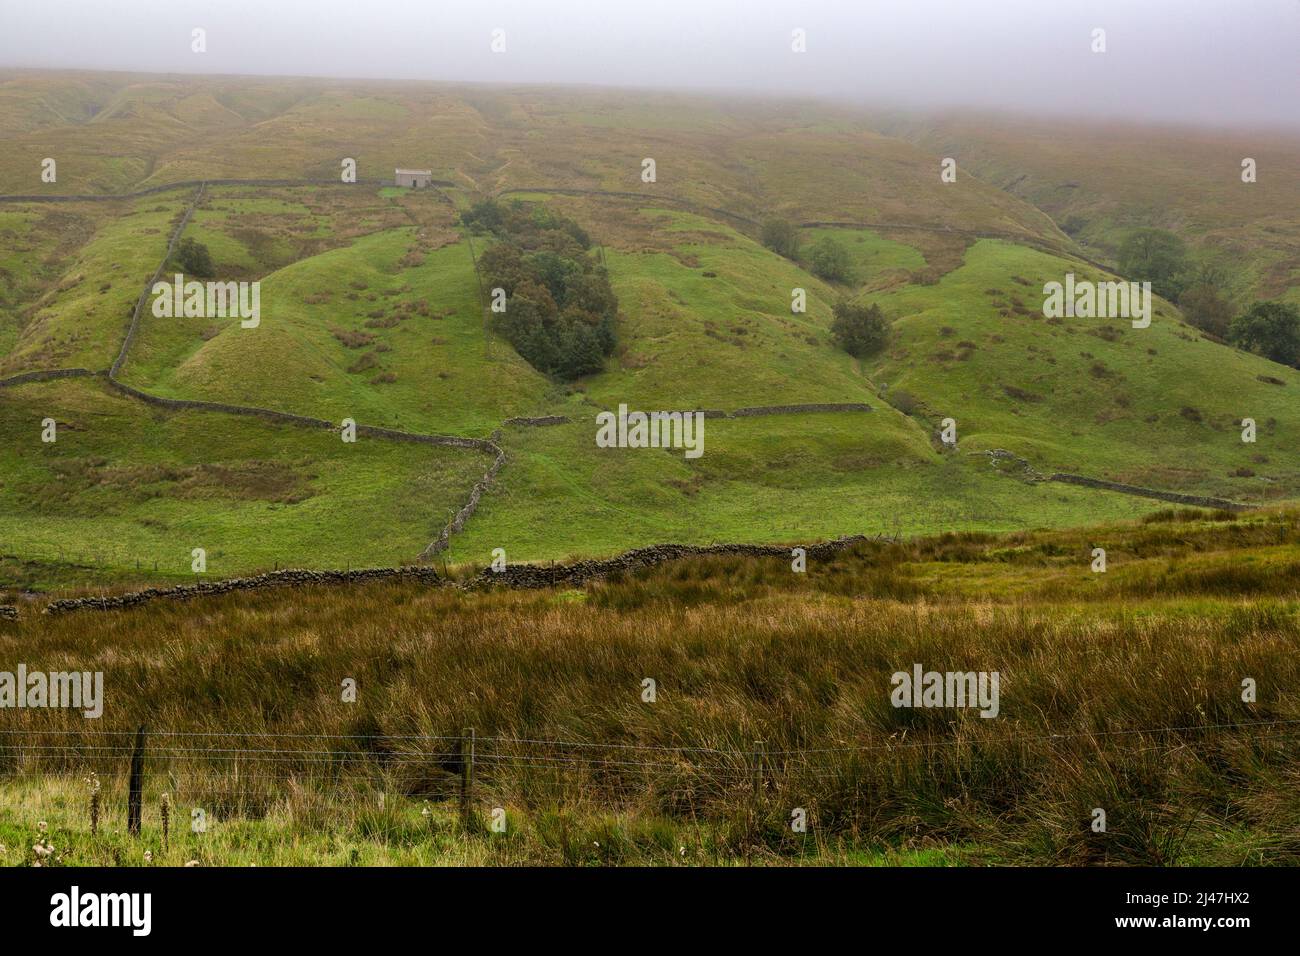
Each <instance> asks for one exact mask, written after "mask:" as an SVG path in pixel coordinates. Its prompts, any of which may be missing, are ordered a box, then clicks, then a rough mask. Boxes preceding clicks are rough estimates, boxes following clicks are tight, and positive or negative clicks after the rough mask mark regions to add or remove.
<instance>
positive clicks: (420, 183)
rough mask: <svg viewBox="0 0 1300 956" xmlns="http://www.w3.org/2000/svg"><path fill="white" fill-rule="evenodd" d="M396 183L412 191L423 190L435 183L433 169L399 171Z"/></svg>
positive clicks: (397, 171)
mask: <svg viewBox="0 0 1300 956" xmlns="http://www.w3.org/2000/svg"><path fill="white" fill-rule="evenodd" d="M394 172H395V173H396V176H395V181H396V182H397V185H399V186H407V187H409V188H411V189H423V188H424V187H425V186H428V185H429V184H430V183H432V182H433V170H432V169H398V170H394Z"/></svg>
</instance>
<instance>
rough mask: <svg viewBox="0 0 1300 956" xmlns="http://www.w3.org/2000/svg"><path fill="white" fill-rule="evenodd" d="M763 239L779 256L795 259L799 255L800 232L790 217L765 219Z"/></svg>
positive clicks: (764, 243)
mask: <svg viewBox="0 0 1300 956" xmlns="http://www.w3.org/2000/svg"><path fill="white" fill-rule="evenodd" d="M761 239H762V241H763V245H765V246H767V247H768V248H769V249H771V250H772V251H773V252H775V253H776V254H777V255H778V256H785V257H786V258H787V259H793V258H795V257H796V256H798V255H799V233H798V232H797V231H796V230H795V228H794V225H793V224H792V223H791V222H790V221H789V220H788V219H778V218H775V217H773V218H771V219H766V220H764V222H763V232H762V235H761Z"/></svg>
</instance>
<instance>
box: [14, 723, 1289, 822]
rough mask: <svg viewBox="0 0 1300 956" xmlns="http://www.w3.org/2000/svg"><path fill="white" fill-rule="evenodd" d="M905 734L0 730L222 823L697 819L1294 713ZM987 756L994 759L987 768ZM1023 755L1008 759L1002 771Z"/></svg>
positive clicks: (998, 782) (1163, 744) (965, 788)
mask: <svg viewBox="0 0 1300 956" xmlns="http://www.w3.org/2000/svg"><path fill="white" fill-rule="evenodd" d="M978 731H979V728H978V725H976V728H975V729H973V730H971V731H970V732H969V733H958V734H952V735H949V736H931V737H925V738H924V739H916V738H915V737H914V738H913V739H908V736H909V735H908V734H907V733H901V734H898V735H896V736H894V737H890V738H885V739H873V740H870V741H863V742H857V743H855V742H836V741H830V742H825V743H820V744H814V745H811V746H806V747H789V746H776V747H769V746H768V745H766V744H765V743H764V742H763V741H752V742H750V743H749V744H748V745H742V746H735V747H727V746H710V745H704V744H681V745H674V744H656V743H641V742H635V741H621V742H597V741H590V740H564V739H558V738H545V737H530V736H515V735H502V734H486V735H478V734H476V733H475V732H474V731H473V730H470V729H466V730H465V731H463V732H462V733H460V734H452V735H429V734H334V733H275V732H263V731H249V732H229V731H174V730H155V731H144V732H142V731H141V730H140V729H139V728H137V729H135V730H125V729H124V730H90V731H87V730H80V729H77V730H64V729H55V728H50V729H46V728H39V729H38V728H33V729H26V730H16V729H4V730H0V783H3V782H4V781H19V780H28V781H34V780H50V779H55V780H58V779H61V780H63V781H64V782H67V781H69V780H72V781H75V780H77V779H80V778H89V777H91V775H93V776H94V778H96V779H97V780H98V781H99V782H100V785H101V786H103V787H104V788H105V789H104V792H105V795H106V799H112V800H118V799H120V798H121V797H122V795H123V794H125V793H128V792H129V791H136V792H143V791H145V790H148V791H149V792H151V793H158V792H160V791H165V792H167V793H168V794H169V795H170V797H171V798H172V799H174V800H175V801H176V802H177V803H178V804H182V805H192V806H195V807H202V808H204V809H206V810H207V811H208V812H211V813H215V814H217V815H218V816H258V815H262V814H264V813H266V812H267V811H268V809H269V808H270V807H271V806H273V805H274V804H275V803H276V802H277V801H280V800H283V799H285V798H287V797H292V796H295V795H300V794H301V793H303V792H305V791H312V790H315V791H316V792H319V793H323V794H326V795H331V796H334V797H338V796H340V795H343V794H349V795H351V796H353V797H354V798H356V799H362V800H367V799H374V800H376V801H377V802H379V803H380V804H381V805H382V803H383V801H384V800H385V799H387V798H388V797H399V798H402V799H406V800H415V801H424V800H428V801H442V800H450V801H458V802H459V803H460V805H461V807H462V810H468V808H469V807H470V806H471V805H490V804H492V803H494V802H496V803H501V802H515V803H522V804H537V803H540V802H552V803H554V802H564V801H568V800H573V801H576V800H583V801H587V802H595V803H601V804H606V805H610V806H615V805H619V804H626V803H628V802H629V801H635V800H645V799H650V800H652V801H653V802H654V803H655V804H656V805H658V806H659V807H661V808H667V809H669V810H684V811H687V812H695V811H698V810H701V809H703V808H707V807H714V808H718V807H725V806H727V805H728V804H729V803H734V802H735V801H736V800H738V799H741V798H744V799H758V798H762V797H764V796H771V797H775V796H776V795H778V794H789V795H791V796H792V797H794V796H800V795H804V796H807V797H809V798H813V797H815V796H816V795H817V793H818V792H821V791H823V790H824V789H825V788H827V787H828V786H829V787H832V788H835V787H836V786H837V785H840V787H841V789H842V788H849V789H850V790H852V789H853V788H855V787H856V788H858V789H859V790H861V791H862V799H863V800H870V799H880V798H881V794H882V788H885V789H887V787H886V785H887V784H890V783H891V782H892V785H893V786H894V787H904V786H906V787H909V788H910V789H911V790H912V791H913V792H915V791H918V790H924V789H927V788H933V789H934V790H935V791H936V792H948V793H951V794H953V795H955V796H960V797H978V798H981V799H994V800H996V799H997V798H998V794H999V792H1002V793H1008V792H1014V791H1015V790H1016V789H1017V788H1016V787H1014V786H1012V785H1011V784H1012V781H1009V780H1007V779H1004V778H1000V777H999V776H998V775H997V774H995V773H990V768H991V767H994V766H995V765H996V766H997V767H1000V768H1001V772H1005V770H1006V767H1007V766H1008V764H1007V761H1006V759H1005V758H1006V755H1007V754H1008V752H1010V751H1016V750H1018V751H1019V752H1020V753H1021V755H1022V759H1021V760H1020V761H1019V764H1020V765H1022V766H1023V767H1025V768H1026V769H1028V768H1030V767H1033V766H1034V765H1035V760H1036V758H1040V757H1042V755H1043V754H1044V753H1045V752H1050V751H1052V750H1054V749H1056V748H1072V749H1073V750H1074V751H1076V752H1077V753H1079V754H1085V755H1090V756H1089V757H1088V758H1087V759H1095V760H1097V761H1100V762H1103V763H1104V762H1106V761H1107V760H1110V759H1114V758H1126V759H1132V758H1145V759H1148V760H1152V761H1156V762H1164V761H1167V760H1169V759H1170V758H1172V757H1174V756H1176V755H1177V754H1179V753H1180V752H1186V751H1188V750H1189V749H1193V750H1194V749H1195V748H1196V747H1197V746H1205V745H1209V744H1212V743H1216V742H1222V741H1223V740H1225V739H1227V738H1229V737H1230V738H1232V739H1233V740H1235V741H1238V742H1244V743H1246V744H1248V745H1250V746H1253V747H1257V748H1271V749H1273V750H1275V751H1277V752H1279V753H1280V754H1282V755H1284V756H1287V757H1294V756H1296V754H1295V747H1294V740H1295V738H1296V737H1297V736H1298V735H1300V719H1273V720H1261V721H1244V722H1207V723H1201V724H1183V725H1168V726H1158V727H1141V728H1117V729H1110V730H1107V729H1101V730H1074V731H1068V732H1062V733H1051V732H1034V733H1025V734H1010V735H1008V734H1005V733H1003V734H1001V735H998V736H985V737H981V736H980V735H979V732H978ZM981 751H997V752H998V753H999V754H1001V755H1002V758H1003V760H1002V762H1001V763H997V762H996V761H994V762H992V763H988V764H984V763H981V761H980V760H979V759H978V754H979V753H980V752H981ZM1016 763H1017V761H1015V760H1012V761H1011V764H1013V765H1014V764H1016Z"/></svg>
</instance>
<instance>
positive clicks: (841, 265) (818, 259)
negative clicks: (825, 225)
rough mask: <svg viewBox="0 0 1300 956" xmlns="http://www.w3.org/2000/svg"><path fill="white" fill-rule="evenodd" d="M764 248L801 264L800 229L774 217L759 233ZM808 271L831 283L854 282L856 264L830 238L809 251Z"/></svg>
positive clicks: (827, 237)
mask: <svg viewBox="0 0 1300 956" xmlns="http://www.w3.org/2000/svg"><path fill="white" fill-rule="evenodd" d="M759 239H760V240H761V241H762V243H763V245H765V246H767V248H769V249H771V250H772V251H773V252H775V253H776V254H777V255H779V256H784V257H785V258H787V259H789V260H790V261H792V262H799V261H800V255H799V253H800V244H799V230H798V229H797V228H796V227H795V225H794V223H792V222H790V221H789V220H786V219H780V218H777V217H773V218H770V219H767V220H765V221H764V222H763V227H762V230H761V232H760V233H759ZM807 265H808V269H809V271H811V272H812V274H813V275H815V276H817V277H818V278H820V279H825V280H827V281H828V282H852V281H853V262H852V261H851V260H850V259H849V253H848V250H847V249H845V248H844V246H843V245H841V244H840V243H838V242H836V241H835V240H834V239H832V238H831V237H830V236H822V237H821V238H820V239H818V240H817V241H816V242H814V243H813V244H812V246H811V247H810V248H809V249H808V255H807Z"/></svg>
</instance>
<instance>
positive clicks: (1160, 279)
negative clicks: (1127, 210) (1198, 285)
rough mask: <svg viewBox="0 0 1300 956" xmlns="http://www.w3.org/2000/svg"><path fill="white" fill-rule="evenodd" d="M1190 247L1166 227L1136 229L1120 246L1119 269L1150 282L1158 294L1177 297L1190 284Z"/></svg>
mask: <svg viewBox="0 0 1300 956" xmlns="http://www.w3.org/2000/svg"><path fill="white" fill-rule="evenodd" d="M1187 271H1188V265H1187V247H1186V246H1185V245H1183V241H1182V240H1181V239H1179V238H1178V237H1177V236H1175V235H1174V234H1173V233H1172V232H1169V231H1168V230H1167V229H1137V230H1134V231H1133V232H1131V233H1129V235H1128V238H1126V239H1125V240H1124V243H1123V245H1121V246H1120V247H1119V272H1120V274H1121V275H1124V276H1127V277H1128V278H1130V279H1133V280H1135V281H1137V282H1150V283H1151V288H1152V290H1153V291H1154V292H1155V294H1156V295H1159V296H1163V297H1164V298H1166V299H1171V300H1172V299H1177V298H1178V296H1179V293H1181V292H1182V291H1183V288H1184V287H1185V286H1186V285H1187Z"/></svg>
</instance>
